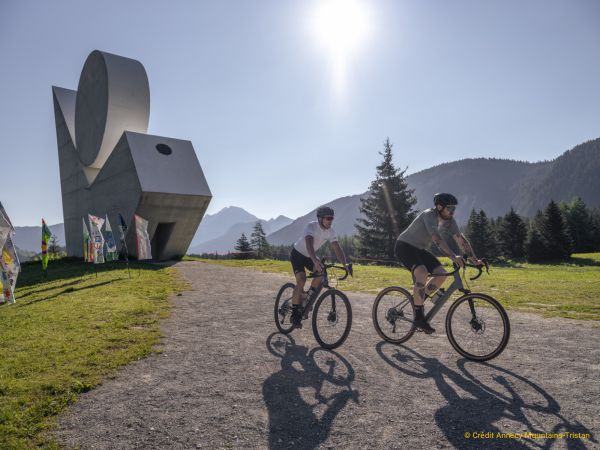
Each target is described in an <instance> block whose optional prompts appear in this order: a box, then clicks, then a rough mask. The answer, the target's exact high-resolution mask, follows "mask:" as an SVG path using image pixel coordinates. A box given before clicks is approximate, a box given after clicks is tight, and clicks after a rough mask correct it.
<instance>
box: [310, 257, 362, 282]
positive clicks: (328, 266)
mask: <svg viewBox="0 0 600 450" xmlns="http://www.w3.org/2000/svg"><path fill="white" fill-rule="evenodd" d="M321 264H323V270H327V269H340V270H343V271H344V276H343V277H341V278H338V280H339V281H342V280H345V279H346V278H348V275H350V274H351V273H352V264H348V267H345V266H336V265H335V264H326V263H325V259H323V260H321ZM321 275H322V272H311V273H310V275H307V276H306V278H316V277H320V276H321Z"/></svg>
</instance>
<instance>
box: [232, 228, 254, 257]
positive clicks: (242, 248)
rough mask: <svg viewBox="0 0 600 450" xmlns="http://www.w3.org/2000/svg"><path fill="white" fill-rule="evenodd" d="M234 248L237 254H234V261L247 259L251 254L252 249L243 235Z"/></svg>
mask: <svg viewBox="0 0 600 450" xmlns="http://www.w3.org/2000/svg"><path fill="white" fill-rule="evenodd" d="M234 248H235V250H236V251H237V252H238V253H236V254H235V259H249V258H250V256H251V254H252V247H250V243H249V242H248V238H247V237H246V235H245V234H244V233H242V235H241V236H240V238H239V239H238V240H237V242H236V243H235V247H234Z"/></svg>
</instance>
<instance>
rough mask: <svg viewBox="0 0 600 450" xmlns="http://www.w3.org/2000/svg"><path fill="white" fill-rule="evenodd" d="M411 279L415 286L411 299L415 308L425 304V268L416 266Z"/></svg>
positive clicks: (426, 275) (426, 272) (427, 273)
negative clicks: (413, 300)
mask: <svg viewBox="0 0 600 450" xmlns="http://www.w3.org/2000/svg"><path fill="white" fill-rule="evenodd" d="M412 273H413V279H414V282H415V285H414V287H413V298H414V299H415V305H416V306H423V303H424V302H425V283H426V282H427V277H428V276H429V272H428V271H427V267H425V266H416V267H415V268H414V269H413V271H412Z"/></svg>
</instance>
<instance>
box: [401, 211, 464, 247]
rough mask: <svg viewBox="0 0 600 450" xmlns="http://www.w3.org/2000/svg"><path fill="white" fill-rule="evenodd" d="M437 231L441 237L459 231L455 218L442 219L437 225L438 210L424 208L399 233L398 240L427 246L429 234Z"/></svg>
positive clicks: (429, 239) (443, 237) (417, 245)
mask: <svg viewBox="0 0 600 450" xmlns="http://www.w3.org/2000/svg"><path fill="white" fill-rule="evenodd" d="M433 233H438V234H439V235H440V236H441V237H442V239H446V238H447V236H448V235H450V236H454V235H455V234H458V233H460V229H459V228H458V224H457V223H456V220H454V219H450V220H444V221H442V222H441V223H439V225H438V212H437V210H436V209H435V208H431V209H426V210H425V211H423V212H422V213H421V214H419V215H418V216H417V218H416V219H415V220H413V221H412V223H411V224H410V225H409V226H408V228H407V229H406V230H404V231H403V232H402V233H400V236H398V240H399V241H402V242H406V243H407V244H410V245H412V246H413V247H417V248H420V249H424V248H427V247H429V244H430V243H431V235H432V234H433Z"/></svg>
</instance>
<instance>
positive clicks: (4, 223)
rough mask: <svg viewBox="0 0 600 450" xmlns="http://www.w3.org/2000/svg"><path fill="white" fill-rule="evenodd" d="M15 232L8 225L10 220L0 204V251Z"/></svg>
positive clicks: (10, 225)
mask: <svg viewBox="0 0 600 450" xmlns="http://www.w3.org/2000/svg"><path fill="white" fill-rule="evenodd" d="M14 232H15V229H14V228H13V226H12V223H10V219H9V218H8V214H6V211H5V210H4V207H3V206H2V203H0V250H2V247H4V243H5V242H6V240H7V239H8V237H9V236H11V235H12V234H13V233H14Z"/></svg>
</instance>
